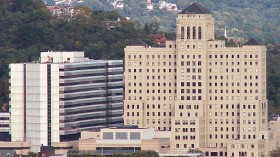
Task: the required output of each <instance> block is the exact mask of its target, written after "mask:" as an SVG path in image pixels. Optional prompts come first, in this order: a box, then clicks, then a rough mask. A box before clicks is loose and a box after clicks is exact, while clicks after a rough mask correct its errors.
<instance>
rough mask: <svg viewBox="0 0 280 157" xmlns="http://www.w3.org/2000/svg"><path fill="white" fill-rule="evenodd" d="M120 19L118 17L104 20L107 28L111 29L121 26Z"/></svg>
mask: <svg viewBox="0 0 280 157" xmlns="http://www.w3.org/2000/svg"><path fill="white" fill-rule="evenodd" d="M120 21H121V20H120V18H118V20H117V21H105V22H106V27H107V29H108V30H111V29H115V28H117V27H119V26H121V24H120Z"/></svg>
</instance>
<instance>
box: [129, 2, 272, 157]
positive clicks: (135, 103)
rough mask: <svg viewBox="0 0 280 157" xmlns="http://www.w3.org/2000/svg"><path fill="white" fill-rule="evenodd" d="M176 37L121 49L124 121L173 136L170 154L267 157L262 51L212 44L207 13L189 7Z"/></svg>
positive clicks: (179, 18) (181, 16) (259, 47)
mask: <svg viewBox="0 0 280 157" xmlns="http://www.w3.org/2000/svg"><path fill="white" fill-rule="evenodd" d="M176 26H177V31H176V40H175V41H167V42H166V47H164V48H162V47H160V48H151V47H149V46H147V45H146V44H145V43H143V42H141V41H135V42H133V43H131V44H130V45H128V46H127V47H126V48H125V101H124V114H125V115H124V120H125V121H124V123H125V124H129V125H130V124H134V125H136V124H137V125H138V126H140V127H154V128H156V129H158V130H169V131H171V133H172V137H171V139H172V142H171V143H172V144H171V149H173V150H176V151H187V150H188V149H189V148H198V149H200V150H203V151H204V152H205V155H206V156H229V157H230V156H250V157H257V156H261V155H266V154H267V138H268V137H267V136H268V133H267V98H266V48H265V46H263V45H260V44H259V43H258V42H257V41H256V40H254V39H251V40H249V41H248V42H247V43H245V44H243V45H242V46H239V47H226V46H225V41H221V40H215V36H214V18H213V15H212V13H211V12H210V11H209V10H207V9H206V8H204V7H202V6H201V5H199V4H198V3H193V4H192V5H190V6H189V7H187V8H186V9H185V10H183V11H182V12H181V13H179V14H178V16H177V18H176Z"/></svg>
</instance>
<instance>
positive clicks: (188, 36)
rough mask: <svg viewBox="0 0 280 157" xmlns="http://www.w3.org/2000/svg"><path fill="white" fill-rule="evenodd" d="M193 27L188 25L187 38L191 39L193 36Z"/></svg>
mask: <svg viewBox="0 0 280 157" xmlns="http://www.w3.org/2000/svg"><path fill="white" fill-rule="evenodd" d="M190 31H191V29H190V27H187V39H190V38H191V32H190Z"/></svg>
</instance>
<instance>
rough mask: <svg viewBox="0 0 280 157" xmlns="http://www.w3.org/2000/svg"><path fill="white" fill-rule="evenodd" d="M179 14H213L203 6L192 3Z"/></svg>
mask: <svg viewBox="0 0 280 157" xmlns="http://www.w3.org/2000/svg"><path fill="white" fill-rule="evenodd" d="M179 14H212V13H211V12H210V11H209V10H208V9H206V8H204V7H203V6H201V5H200V4H199V3H192V4H191V5H190V6H188V7H187V8H186V9H184V10H183V11H181V12H180V13H179Z"/></svg>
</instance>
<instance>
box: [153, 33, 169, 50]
mask: <svg viewBox="0 0 280 157" xmlns="http://www.w3.org/2000/svg"><path fill="white" fill-rule="evenodd" d="M152 37H153V41H154V43H156V44H158V45H159V46H160V47H165V43H166V40H167V38H166V36H165V35H164V34H153V35H152Z"/></svg>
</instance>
